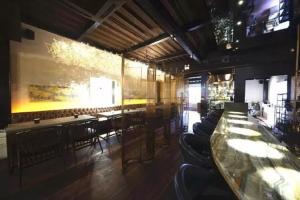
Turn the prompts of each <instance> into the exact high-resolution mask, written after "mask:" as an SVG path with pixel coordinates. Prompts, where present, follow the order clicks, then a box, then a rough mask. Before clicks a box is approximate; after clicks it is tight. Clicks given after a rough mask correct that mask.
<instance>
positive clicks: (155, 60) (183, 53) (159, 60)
mask: <svg viewBox="0 0 300 200" xmlns="http://www.w3.org/2000/svg"><path fill="white" fill-rule="evenodd" d="M187 55H188V54H187V53H185V52H180V53H176V54H172V55H169V56H164V57H161V58H157V59H154V60H153V61H154V62H156V63H160V62H163V61H166V60H170V59H174V58H179V57H183V56H187Z"/></svg>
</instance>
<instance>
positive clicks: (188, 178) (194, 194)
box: [174, 164, 236, 200]
mask: <svg viewBox="0 0 300 200" xmlns="http://www.w3.org/2000/svg"><path fill="white" fill-rule="evenodd" d="M174 185H175V192H176V196H177V199H178V200H198V199H231V200H232V199H236V197H235V195H234V194H233V193H232V191H231V190H230V188H229V187H228V186H227V185H226V183H225V182H220V180H219V178H218V177H216V175H215V173H214V172H213V171H211V170H207V169H205V168H203V167H199V166H195V165H190V164H183V165H181V166H180V168H179V170H178V172H177V174H176V175H175V178H174Z"/></svg>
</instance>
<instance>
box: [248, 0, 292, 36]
mask: <svg viewBox="0 0 300 200" xmlns="http://www.w3.org/2000/svg"><path fill="white" fill-rule="evenodd" d="M244 13H245V16H246V37H255V36H257V35H262V34H267V33H271V32H275V31H279V30H283V29H287V28H289V26H290V0H246V1H245V6H244Z"/></svg>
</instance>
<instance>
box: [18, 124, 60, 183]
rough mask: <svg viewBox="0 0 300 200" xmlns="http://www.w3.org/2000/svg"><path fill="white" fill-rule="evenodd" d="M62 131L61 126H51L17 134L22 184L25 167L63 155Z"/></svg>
mask: <svg viewBox="0 0 300 200" xmlns="http://www.w3.org/2000/svg"><path fill="white" fill-rule="evenodd" d="M60 133H61V131H60V127H50V128H42V129H36V130H29V131H23V132H19V133H17V134H16V141H17V161H18V168H19V184H20V186H22V175H23V170H24V169H25V168H28V167H31V166H34V165H37V164H39V163H42V162H45V161H47V160H50V159H53V158H55V157H57V156H61V155H63V153H62V150H63V148H62V142H61V137H60Z"/></svg>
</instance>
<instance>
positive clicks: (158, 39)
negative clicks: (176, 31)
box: [123, 33, 170, 53]
mask: <svg viewBox="0 0 300 200" xmlns="http://www.w3.org/2000/svg"><path fill="white" fill-rule="evenodd" d="M169 37H170V36H169V34H168V33H163V34H160V35H159V36H156V37H154V38H151V39H149V40H146V41H144V42H142V43H139V44H137V45H134V46H132V47H130V48H128V49H126V50H124V52H123V53H129V52H131V51H136V50H138V49H141V48H144V47H146V46H152V45H155V44H158V43H161V42H163V41H165V40H167V39H169Z"/></svg>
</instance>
